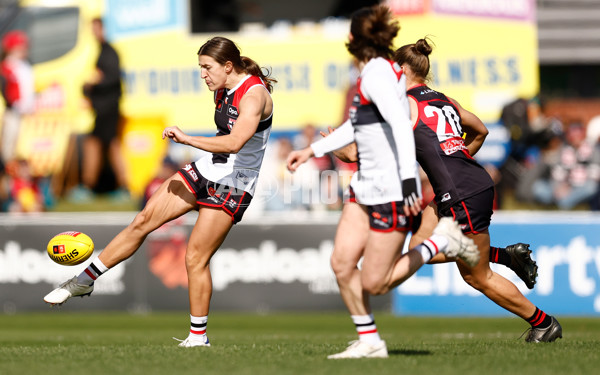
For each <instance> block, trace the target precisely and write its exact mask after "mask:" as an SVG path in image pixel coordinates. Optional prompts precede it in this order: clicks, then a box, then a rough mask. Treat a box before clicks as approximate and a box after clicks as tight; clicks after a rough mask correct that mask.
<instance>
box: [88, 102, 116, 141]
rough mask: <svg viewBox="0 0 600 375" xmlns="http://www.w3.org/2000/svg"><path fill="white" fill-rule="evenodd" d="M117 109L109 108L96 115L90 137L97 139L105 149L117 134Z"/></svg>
mask: <svg viewBox="0 0 600 375" xmlns="http://www.w3.org/2000/svg"><path fill="white" fill-rule="evenodd" d="M119 120H120V114H119V107H118V106H115V107H114V108H109V109H108V110H103V111H102V112H98V113H97V114H96V120H95V121H94V130H92V135H93V136H95V137H98V139H100V141H101V142H102V144H103V145H104V146H105V147H108V145H110V142H111V141H112V140H113V139H115V138H116V137H117V135H118V134H119Z"/></svg>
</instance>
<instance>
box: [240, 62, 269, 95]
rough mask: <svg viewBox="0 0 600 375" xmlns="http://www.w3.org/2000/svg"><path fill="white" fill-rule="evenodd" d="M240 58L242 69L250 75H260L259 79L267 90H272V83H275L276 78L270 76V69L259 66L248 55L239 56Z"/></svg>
mask: <svg viewBox="0 0 600 375" xmlns="http://www.w3.org/2000/svg"><path fill="white" fill-rule="evenodd" d="M240 58H241V61H242V64H241V67H242V69H243V71H244V72H246V73H248V74H250V75H253V76H257V77H260V79H262V80H263V82H264V83H265V86H266V87H267V90H269V92H273V83H276V82H277V80H276V79H274V78H271V77H270V76H271V71H270V70H269V69H267V68H261V67H260V66H259V65H258V64H257V63H256V61H254V60H252V59H251V58H249V57H246V56H240Z"/></svg>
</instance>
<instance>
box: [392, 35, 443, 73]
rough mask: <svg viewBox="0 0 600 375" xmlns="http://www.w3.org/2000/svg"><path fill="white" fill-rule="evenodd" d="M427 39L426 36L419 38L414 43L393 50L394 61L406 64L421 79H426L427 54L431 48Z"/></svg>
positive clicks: (427, 69) (427, 71)
mask: <svg viewBox="0 0 600 375" xmlns="http://www.w3.org/2000/svg"><path fill="white" fill-rule="evenodd" d="M428 39H429V38H428V37H425V38H423V39H419V40H417V42H416V43H414V44H407V45H405V46H402V47H400V48H398V50H397V51H396V52H394V61H396V62H397V63H398V65H403V64H408V65H409V66H410V69H411V70H412V71H413V72H414V73H415V75H416V76H417V77H419V78H422V79H423V80H427V75H428V74H429V68H430V64H429V55H430V54H431V51H432V50H433V48H431V46H430V45H429V43H428V42H427V40H428ZM430 41H431V40H430ZM431 44H433V43H431Z"/></svg>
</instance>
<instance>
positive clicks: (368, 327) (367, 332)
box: [350, 314, 381, 345]
mask: <svg viewBox="0 0 600 375" xmlns="http://www.w3.org/2000/svg"><path fill="white" fill-rule="evenodd" d="M350 317H351V318H352V322H354V325H355V326H356V332H358V339H359V340H360V341H364V342H366V343H367V344H370V345H376V344H378V343H380V342H381V337H379V332H377V326H376V325H375V319H374V318H373V314H369V315H350Z"/></svg>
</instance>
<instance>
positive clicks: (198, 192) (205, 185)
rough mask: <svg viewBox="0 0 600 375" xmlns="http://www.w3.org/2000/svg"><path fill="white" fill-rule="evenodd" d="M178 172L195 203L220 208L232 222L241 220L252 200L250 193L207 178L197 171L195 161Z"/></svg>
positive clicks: (235, 222)
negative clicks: (192, 195) (193, 196)
mask: <svg viewBox="0 0 600 375" xmlns="http://www.w3.org/2000/svg"><path fill="white" fill-rule="evenodd" d="M178 173H179V174H180V175H181V176H182V177H183V178H184V180H185V182H186V184H187V186H188V188H189V189H190V190H191V191H192V192H193V193H194V195H195V196H196V203H198V204H199V205H201V206H207V207H214V208H220V209H222V210H223V211H225V212H227V213H228V214H229V215H230V216H231V220H232V221H233V223H234V224H237V223H238V222H239V221H240V220H242V216H243V215H244V212H245V211H246V209H247V208H248V206H249V205H250V201H252V195H250V193H248V192H246V191H244V190H240V189H236V188H234V187H231V186H228V185H223V184H219V183H216V182H212V181H209V180H207V179H206V178H204V176H202V175H201V174H200V172H198V169H197V168H196V164H195V163H192V164H187V165H186V166H185V167H183V168H181V169H180V170H179V171H178Z"/></svg>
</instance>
